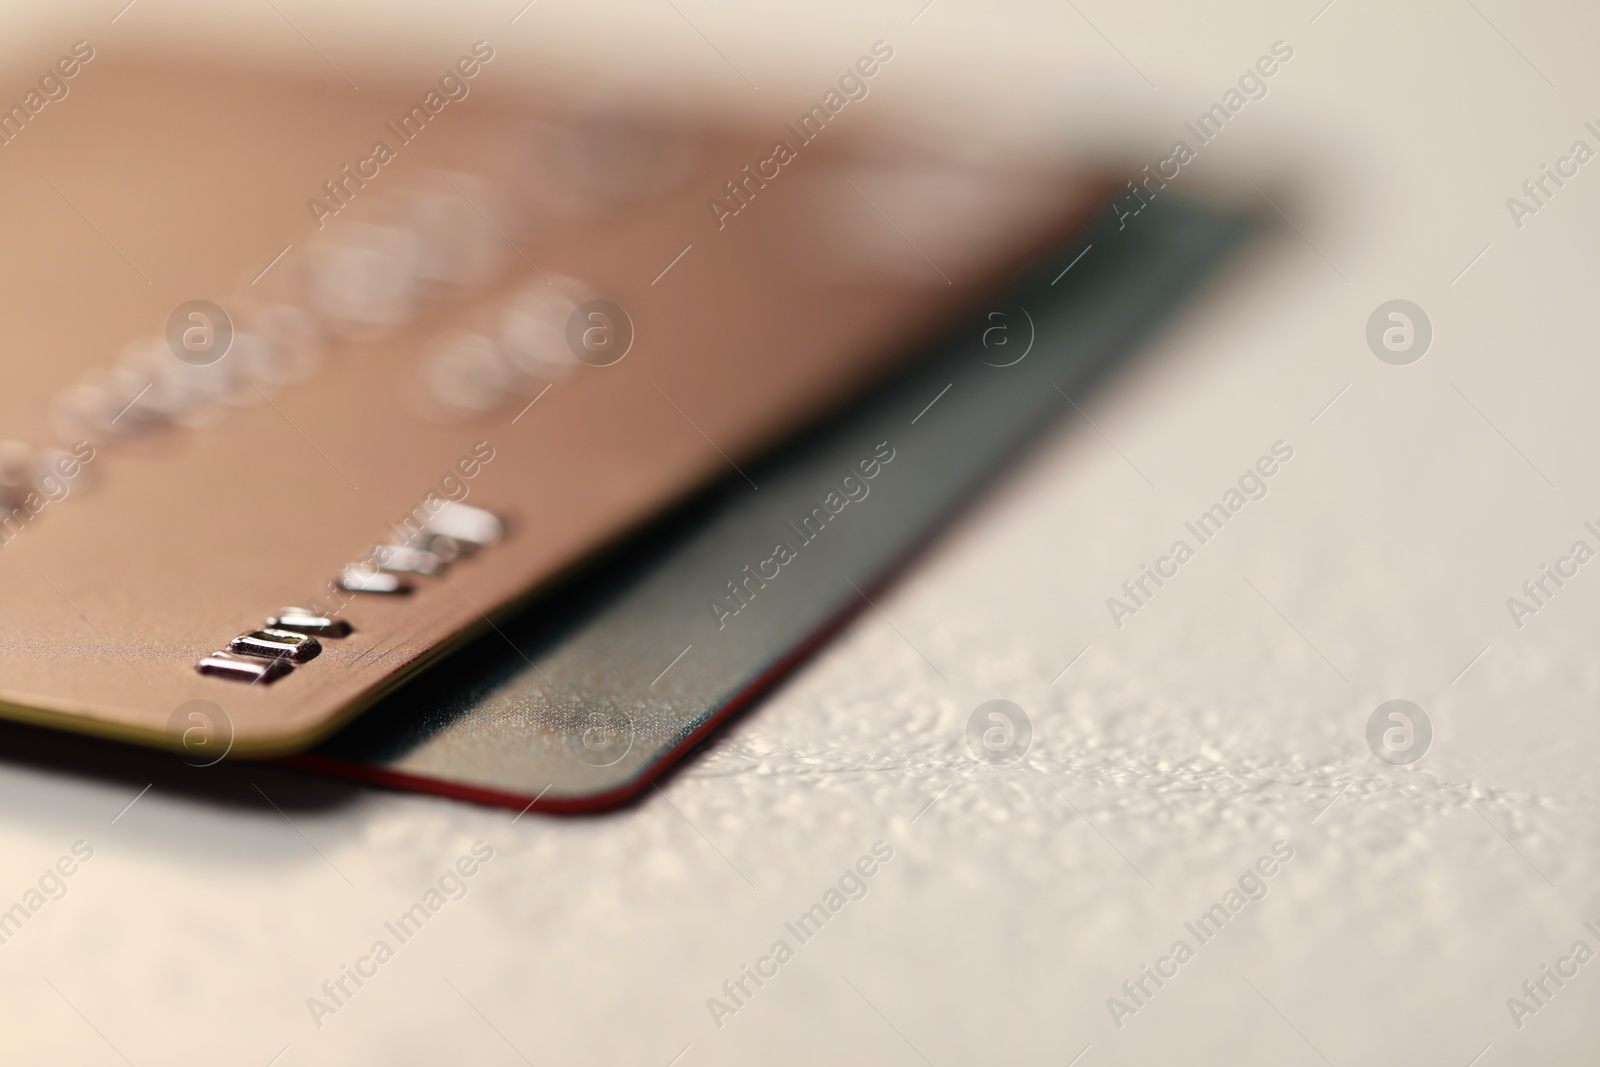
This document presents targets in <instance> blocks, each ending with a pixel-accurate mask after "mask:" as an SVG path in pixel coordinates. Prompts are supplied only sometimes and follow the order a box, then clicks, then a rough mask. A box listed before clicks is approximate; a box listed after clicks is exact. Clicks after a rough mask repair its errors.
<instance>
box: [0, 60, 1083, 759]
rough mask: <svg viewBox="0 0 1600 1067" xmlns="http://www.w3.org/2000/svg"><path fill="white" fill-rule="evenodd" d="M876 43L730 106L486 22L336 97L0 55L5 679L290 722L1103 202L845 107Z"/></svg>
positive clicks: (165, 716)
mask: <svg viewBox="0 0 1600 1067" xmlns="http://www.w3.org/2000/svg"><path fill="white" fill-rule="evenodd" d="M880 45H881V42H880ZM885 51H887V52H888V53H890V54H889V55H888V56H885V55H884V54H883V53H884V52H885ZM892 52H893V50H892V48H888V46H886V45H884V46H881V47H874V48H873V49H870V50H868V54H869V55H870V56H872V57H874V59H873V62H872V63H870V64H865V63H864V64H862V65H859V66H856V67H852V71H853V72H854V73H852V75H851V81H850V87H846V88H845V89H844V90H843V92H844V95H841V92H839V91H835V89H834V87H831V86H823V87H819V89H820V90H821V91H819V93H818V94H817V100H818V103H817V104H816V106H814V107H810V108H806V107H802V108H801V109H800V110H799V111H798V112H796V113H795V114H792V115H785V116H782V117H776V118H775V120H774V121H773V122H772V123H771V124H770V126H763V125H761V124H760V123H750V124H746V125H741V126H739V127H737V128H731V127H730V128H723V127H719V126H717V125H714V124H709V123H707V122H706V121H704V120H703V119H701V118H700V117H698V116H696V115H694V114H685V113H677V112H671V111H662V110H659V109H656V108H653V107H652V106H650V102H649V101H620V100H616V99H612V100H608V101H605V102H601V103H597V102H595V101H594V100H592V99H590V100H580V101H578V102H576V103H570V102H569V103H559V102H557V101H556V100H555V98H553V97H552V98H550V99H541V98H537V97H532V96H514V95H513V94H511V93H509V92H506V91H501V92H498V93H496V92H493V91H489V89H490V86H491V85H492V83H493V81H494V78H495V75H496V64H497V62H498V63H505V62H506V60H504V59H502V58H500V57H498V56H497V55H496V54H495V51H494V49H493V48H492V47H491V46H490V45H488V44H486V43H484V42H463V44H462V46H461V47H460V48H459V49H458V50H456V52H454V53H452V54H449V55H445V54H443V53H441V59H440V63H439V67H440V72H439V74H438V76H437V77H436V78H434V79H432V80H431V81H428V82H425V83H422V84H418V85H415V86H409V87H408V86H404V85H398V84H397V85H394V86H390V87H385V86H382V85H377V84H372V85H363V86H362V89H361V90H360V91H359V92H356V91H353V90H351V89H350V87H348V86H346V85H343V84H341V83H339V82H337V81H324V80H313V79H311V78H303V77H298V76H293V77H292V76H288V75H284V76H281V77H280V76H278V75H276V74H275V73H274V72H273V71H271V70H269V69H262V70H245V69H239V70H223V69H213V68H195V69H179V68H175V67H172V66H168V65H163V64H160V63H156V62H153V61H149V60H135V59H128V58H125V57H118V56H112V55H108V54H105V53H104V50H97V49H96V48H95V47H94V46H93V45H92V44H91V43H90V42H63V46H62V49H61V53H60V56H59V57H57V56H52V57H48V58H47V60H41V63H42V64H43V68H42V69H47V71H48V73H46V74H45V75H44V76H43V77H41V78H33V77H31V75H30V77H28V78H18V79H16V80H14V81H13V82H12V83H6V84H0V107H4V106H6V101H12V100H14V101H15V102H16V103H15V106H14V107H11V109H10V111H8V112H4V113H0V194H3V195H0V220H3V225H4V228H5V232H6V233H7V235H8V240H7V243H6V251H5V253H4V255H3V256H0V306H3V311H4V316H5V319H4V321H5V323H6V327H7V329H6V332H5V335H4V347H3V349H0V351H3V357H0V358H3V359H4V368H5V383H6V389H5V390H4V391H3V393H0V437H3V441H0V504H3V510H0V714H5V715H8V716H13V717H16V718H20V719H27V720H31V721H36V722H42V723H48V724H52V725H58V726H63V727H69V728H74V729H81V730H89V731H93V732H97V733H102V734H108V735H112V736H117V737H121V738H124V739H128V740H134V741H143V742H149V743H155V744H164V745H168V746H177V745H180V744H181V743H182V733H183V731H184V729H186V728H187V727H188V725H189V722H190V719H189V717H188V716H187V714H186V713H185V711H184V709H185V706H186V705H188V704H189V702H192V701H197V700H198V701H208V702H211V703H212V704H214V705H216V706H218V707H220V708H222V709H223V710H224V711H225V713H226V715H227V717H228V719H229V720H230V722H231V728H232V734H233V752H234V753H235V754H241V755H249V754H254V755H265V754H270V753H281V752H286V751H290V750H294V749H298V748H302V747H304V746H306V745H308V744H311V743H313V742H314V741H316V740H317V739H319V738H320V737H322V736H324V735H325V734H327V733H328V732H329V731H331V730H332V729H334V728H335V727H336V726H337V725H338V724H339V723H340V722H342V721H344V720H345V719H347V718H348V717H349V716H351V715H353V714H355V713H356V712H358V711H360V710H361V709H362V708H364V707H365V706H367V705H368V704H370V703H372V702H373V701H374V700H376V699H377V697H378V696H380V695H382V694H383V693H385V692H387V691H389V690H391V689H392V688H393V687H394V686H396V685H397V684H398V683H400V682H402V681H403V680H404V679H405V678H406V677H407V676H408V675H410V674H411V673H412V672H414V671H415V670H417V669H418V668H420V667H421V666H422V665H424V664H425V663H426V662H428V661H429V660H430V659H431V658H433V657H434V656H435V655H436V654H438V653H439V652H440V651H442V650H443V649H444V648H446V647H448V646H450V645H451V644H453V643H457V642H459V641H461V640H463V639H464V638H465V637H466V636H468V635H470V634H473V633H477V632H480V631H487V630H488V628H489V627H491V626H492V625H493V623H492V622H491V621H490V620H491V619H494V618H496V617H497V616H499V615H501V614H503V613H504V612H505V611H506V610H507V609H508V608H510V607H511V606H512V605H514V604H518V603H524V602H526V601H527V598H529V597H530V596H532V595H534V594H537V593H538V592H539V591H540V590H542V589H545V588H548V587H549V585H550V583H551V582H552V581H554V580H555V579H557V578H559V577H560V576H562V575H564V574H565V573H567V572H569V571H570V570H571V569H572V568H573V567H574V566H576V565H577V564H579V563H581V562H582V561H583V560H584V559H585V558H586V557H588V556H590V555H591V554H593V553H594V552H595V551H596V550H597V549H599V548H601V547H602V546H604V545H606V544H607V543H609V542H611V541H613V540H614V539H616V538H617V537H618V536H619V535H621V534H622V533H623V532H625V531H627V530H628V529H630V528H633V527H635V526H637V525H638V524H639V523H641V522H642V521H644V520H645V519H647V518H648V517H650V516H651V515H652V514H655V513H657V512H659V511H660V510H661V509H662V508H663V507H665V506H666V505H668V504H670V503H671V502H673V501H674V500H677V499H680V498H682V497H683V496H684V495H685V494H686V493H688V492H689V491H691V490H693V489H695V488H697V487H699V486H702V485H705V484H707V483H708V482H709V481H711V480H712V479H714V478H717V477H720V476H722V475H724V474H726V473H727V472H729V471H730V470H734V471H737V470H739V469H740V465H741V463H744V462H748V461H749V460H750V459H751V458H752V457H754V456H756V455H758V454H760V453H761V452H762V451H764V450H765V449H768V448H770V447H772V446H773V445H774V444H775V443H777V442H778V441H780V440H781V439H783V438H784V437H785V436H786V435H788V434H790V433H792V432H793V431H794V430H795V429H796V428H798V427H799V426H801V425H802V424H804V423H805V422H807V421H808V420H811V419H815V418H816V417H818V416H819V415H820V414H822V413H824V412H825V411H827V410H829V409H830V408H831V407H833V406H835V405H837V404H838V403H840V402H841V401H842V400H844V399H845V398H847V397H849V396H850V395H852V394H854V393H856V392H858V391H859V390H861V389H862V388H864V387H865V386H867V385H868V384H870V383H872V382H874V381H876V380H878V379H879V378H881V377H882V376H883V375H884V374H886V373H887V372H889V371H890V370H892V369H893V368H894V367H895V366H896V365H897V363H898V362H899V361H900V360H902V358H903V357H904V356H905V354H907V353H909V352H911V351H913V350H914V345H915V343H916V342H918V341H920V340H924V339H926V338H927V337H928V336H931V335H932V334H934V333H935V332H936V331H937V329H938V327H939V326H940V325H941V324H942V323H944V322H947V321H949V319H950V317H951V316H952V315H953V314H954V313H956V312H958V311H960V310H961V309H963V308H969V307H970V306H971V305H972V304H973V303H974V301H976V300H977V299H978V298H979V297H980V296H981V295H982V294H983V293H985V292H987V291H991V290H992V289H994V288H995V287H996V286H998V285H999V284H1001V283H1002V282H1003V281H1004V280H1006V278H1007V277H1008V276H1009V275H1010V274H1011V273H1014V272H1015V271H1016V270H1017V269H1018V268H1019V267H1020V265H1021V264H1024V263H1026V262H1028V261H1029V260H1030V259H1031V258H1032V257H1033V256H1034V255H1036V254H1037V253H1038V252H1039V251H1040V250H1041V249H1043V248H1045V247H1048V246H1050V245H1052V244H1055V243H1058V242H1059V241H1060V240H1061V239H1062V237H1063V235H1064V234H1066V233H1068V232H1070V230H1071V229H1072V228H1073V227H1074V226H1075V225H1077V224H1078V223H1079V222H1081V221H1082V219H1083V217H1084V215H1085V213H1086V212H1087V211H1088V210H1090V209H1091V208H1092V207H1093V206H1095V205H1096V204H1097V203H1098V201H1097V199H1096V195H1097V187H1096V186H1093V185H1091V184H1089V183H1087V182H1085V181H1083V180H1082V179H1079V178H1076V177H1074V176H1072V175H1070V174H1067V173H1064V172H1063V171H1062V170H1061V169H1060V168H1058V167H1055V166H1050V165H1046V164H1043V163H1041V162H1038V161H1035V160H1023V159H995V160H986V161H980V160H973V159H969V158H964V157H963V156H962V155H961V154H960V153H958V152H953V151H951V152H946V151H940V150H939V149H938V147H937V146H932V147H930V146H929V145H927V144H916V143H913V142H910V141H902V140H898V139H897V138H896V137H895V136H894V135H893V133H892V132H891V131H889V130H887V129H885V128H884V127H883V126H882V125H873V124H872V120H871V117H870V116H869V115H867V114H865V112H866V110H867V105H865V104H862V103H860V102H859V101H860V99H861V96H859V95H857V94H856V93H855V92H854V91H853V88H852V87H854V86H858V85H859V86H865V85H868V84H870V82H871V80H872V79H873V78H879V77H883V76H884V75H885V73H886V72H887V71H889V70H891V69H892V63H893V56H892ZM869 66H870V68H871V70H872V73H871V74H868V73H866V71H867V68H868V67H869ZM863 95H864V94H863ZM852 101H855V102H852ZM836 102H837V104H836ZM847 104H848V107H847V106H846V105H847ZM852 124H854V125H852ZM751 491H752V492H759V488H758V487H757V486H755V485H752V489H751Z"/></svg>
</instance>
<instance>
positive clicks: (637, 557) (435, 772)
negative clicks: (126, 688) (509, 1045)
mask: <svg viewBox="0 0 1600 1067" xmlns="http://www.w3.org/2000/svg"><path fill="white" fill-rule="evenodd" d="M1101 219H1102V221H1100V222H1099V223H1097V224H1096V225H1094V226H1091V227H1090V228H1089V229H1088V230H1087V231H1085V232H1083V233H1081V234H1079V235H1078V237H1077V238H1075V239H1074V240H1073V241H1072V243H1071V244H1069V245H1068V246H1067V247H1064V248H1061V249H1059V250H1058V251H1057V252H1056V253H1055V254H1054V255H1052V256H1050V257H1048V259H1047V261H1046V262H1043V263H1041V264H1039V265H1038V266H1037V268H1036V269H1035V270H1034V271H1033V272H1032V273H1031V274H1030V275H1029V276H1028V277H1027V278H1026V279H1025V280H1024V281H1023V282H1022V283H1021V284H1020V285H1018V286H1017V287H1015V288H1014V289H1013V290H1012V291H1011V292H1010V293H1009V294H1008V295H1006V296H1005V297H1003V298H1000V299H996V300H994V301H992V302H991V304H990V306H988V307H987V308H986V309H985V310H984V311H983V312H982V313H981V314H980V315H979V316H977V317H976V318H975V319H974V320H973V321H972V322H971V323H970V324H969V326H968V327H967V328H965V329H963V330H960V331H957V332H956V333H955V334H954V335H952V336H950V337H947V338H946V339H945V340H944V341H943V342H942V343H941V344H940V345H939V346H937V347H936V348H935V349H934V350H932V351H930V352H929V353H927V354H926V356H925V357H924V358H921V359H918V360H917V361H915V362H914V363H913V364H912V365H911V369H910V370H909V371H907V372H904V373H902V374H900V375H899V376H898V377H896V378H895V379H894V380H893V381H891V382H889V383H888V384H887V385H885V386H883V387H881V388H879V389H878V390H876V391H875V392H873V393H872V394H870V395H869V396H867V397H865V398H863V399H861V400H859V401H858V402H856V403H854V404H852V405H851V406H850V408H849V409H848V410H846V411H843V412H839V413H836V414H835V415H834V416H832V417H831V418H829V419H828V420H827V421H826V422H825V423H823V424H821V425H817V426H814V427H812V428H811V429H810V430H809V431H807V432H806V433H805V434H804V435H802V436H801V437H800V438H799V439H797V440H794V441H792V442H790V443H789V444H787V445H786V446H784V447H783V448H781V449H780V450H778V451H777V452H775V453H773V454H772V455H770V456H768V457H766V458H765V459H764V460H762V461H760V462H758V463H755V464H751V465H747V466H745V467H744V468H743V469H742V470H730V471H729V477H728V478H727V480H726V481H725V482H723V483H722V484H720V485H718V486H716V487H714V488H713V489H711V490H709V491H707V492H704V493H701V494H700V495H698V496H696V497H695V498H693V499H692V500H690V501H688V502H686V503H685V504H684V505H682V506H681V507H679V508H678V509H676V510H675V511H674V513H673V514H671V515H670V516H667V517H666V518H664V519H662V520H660V521H659V522H657V523H655V524H654V525H652V526H651V527H650V528H649V529H647V530H643V531H640V532H638V533H637V534H636V535H635V536H633V537H632V538H630V539H629V540H628V542H627V543H626V544H624V545H621V546H619V547H617V548H615V549H614V550H612V551H610V552H609V553H606V554H604V555H603V556H602V557H601V558H600V559H598V560H597V561H596V562H595V563H594V565H593V566H592V567H591V568H589V569H588V570H587V571H586V572H585V574H584V575H582V576H580V577H578V578H576V579H574V580H573V581H572V582H571V583H570V584H569V585H568V586H567V587H566V588H565V589H563V590H562V591H560V592H558V593H556V594H554V595H552V596H550V597H547V598H545V599H543V600H541V601H539V602H538V603H536V604H534V605H532V606H531V607H529V608H527V609H525V610H524V611H522V612H521V613H520V614H518V615H515V616H513V617H510V618H506V619H501V620H497V621H496V625H495V627H494V629H493V630H491V631H490V632H487V633H485V634H484V635H483V636H482V637H481V638H479V639H477V640H476V641H475V642H473V643H472V644H470V645H469V646H467V647H466V648H464V649H462V650H461V651H459V652H458V653H456V654H455V655H453V656H452V657H451V658H449V659H447V660H445V661H444V662H442V663H440V664H439V665H437V666H435V667H434V668H432V669H431V670H429V671H428V672H426V673H425V674H424V675H423V676H421V677H420V678H418V679H417V680H415V681H413V682H412V683H410V684H408V685H407V686H406V687H405V688H404V689H402V690H400V691H399V692H397V693H396V694H394V695H393V696H391V697H389V698H387V699H386V700H384V701H383V702H382V703H380V704H378V705H377V706H375V707H373V708H371V709H370V710H368V711H367V712H366V713H364V714H363V715H362V716H361V717H360V718H359V719H357V720H356V721H355V722H354V723H353V724H352V725H350V726H349V727H347V728H346V729H344V730H343V731H342V732H341V733H339V734H337V735H335V736H334V737H333V738H332V739H330V740H329V741H328V742H326V743H325V744H324V745H322V746H321V747H320V748H318V749H316V750H315V751H313V752H310V753H307V754H304V755H301V756H296V757H291V758H290V759H289V760H288V761H287V762H289V763H291V764H293V765H296V766H300V767H305V768H311V769H315V770H318V771H323V772H331V773H334V774H339V775H346V776H351V777H354V778H358V779H362V780H366V781H369V782H375V783H380V784H385V785H390V786H395V787H401V788H408V789H418V790H424V791H429V792H434V793H440V794H445V795H449V796H455V797H461V798H465V799H470V800H475V801H479V802H482V803H489V804H498V805H504V806H508V807H513V808H519V809H525V808H527V807H529V806H530V805H531V806H533V807H535V808H538V809H545V810H550V811H568V812H577V811H592V810H597V809H601V808H605V807H608V806H611V805H615V804H618V803H621V802H623V801H626V800H627V799H629V798H630V797H632V796H634V795H636V794H637V793H638V792H639V791H640V790H642V789H644V788H646V787H648V785H649V783H650V782H651V781H652V780H653V779H654V778H656V777H657V776H659V775H660V774H662V773H663V772H665V771H666V770H667V769H668V768H669V767H670V766H671V765H672V764H673V763H674V762H676V761H677V760H679V759H681V758H682V757H683V756H684V755H685V754H687V753H688V752H689V751H690V750H691V749H692V748H693V747H694V746H695V744H696V743H698V742H699V741H700V740H702V739H703V738H705V737H706V736H707V735H708V733H710V732H711V731H712V730H714V729H715V728H716V727H717V726H718V725H719V724H720V723H722V722H724V721H726V720H727V719H728V718H729V717H730V716H732V715H734V714H736V713H738V712H739V711H740V710H741V709H743V708H745V707H747V706H748V705H749V704H750V703H751V702H752V701H753V700H754V699H755V698H756V697H758V696H759V695H760V694H761V693H762V692H763V691H764V690H765V689H767V688H768V687H770V686H771V685H772V684H773V683H774V682H775V681H777V680H778V679H779V678H781V677H782V676H783V675H784V674H785V673H786V672H787V671H789V670H791V669H793V668H794V667H795V666H796V665H797V664H798V663H799V662H801V661H802V660H803V659H804V658H805V657H806V656H807V655H808V654H809V653H811V652H812V651H813V650H815V649H816V648H817V647H818V646H819V645H820V644H821V643H822V642H824V641H825V640H827V638H828V637H829V636H830V635H831V634H832V633H834V632H835V631H837V630H838V629H839V627H840V626H842V625H843V624H844V623H845V622H846V621H847V620H849V619H850V618H851V617H852V616H853V615H854V614H855V613H856V612H858V611H862V610H863V609H865V610H869V611H870V610H872V609H871V607H870V606H869V603H870V601H869V598H874V599H875V598H876V596H877V592H876V591H877V590H878V589H880V588H882V587H883V586H884V585H885V584H886V583H887V582H889V581H890V580H891V579H892V577H893V574H894V572H895V570H896V568H897V567H899V566H901V565H903V564H904V563H905V562H906V561H908V560H909V559H910V558H911V557H912V556H913V554H914V553H915V552H916V550H917V549H918V548H919V547H920V546H922V545H923V544H925V543H926V542H927V541H928V539H929V538H930V537H932V536H933V535H934V534H935V533H936V532H937V530H938V529H939V527H940V524H941V522H942V521H943V520H946V519H948V518H949V517H951V516H952V515H953V514H954V513H955V512H956V511H957V509H959V508H960V506H961V505H962V504H963V503H965V502H967V501H969V500H970V499H971V498H972V497H973V496H974V495H975V494H977V493H979V492H981V491H982V490H983V488H984V487H985V486H986V484H988V482H989V481H990V480H991V479H992V477H993V476H994V474H995V473H996V472H997V470H998V469H1000V468H1001V467H1002V466H1003V465H1004V463H1005V462H1006V461H1007V460H1008V459H1009V458H1010V457H1012V456H1014V455H1015V454H1016V453H1017V452H1018V451H1019V450H1020V449H1022V448H1024V447H1025V446H1026V445H1027V444H1028V443H1029V441H1030V440H1031V439H1032V438H1033V437H1035V436H1036V435H1037V434H1038V433H1039V432H1040V431H1042V430H1043V429H1045V428H1047V427H1048V426H1049V425H1050V424H1051V423H1052V422H1053V421H1054V420H1056V419H1058V418H1060V417H1062V416H1063V415H1064V414H1067V413H1070V412H1071V411H1072V404H1071V402H1069V400H1068V399H1067V396H1068V395H1069V394H1070V395H1071V396H1072V397H1073V398H1074V399H1075V400H1076V399H1079V398H1081V397H1082V395H1083V393H1084V392H1085V390H1087V389H1088V388H1089V387H1090V386H1091V385H1092V384H1093V380H1094V379H1095V377H1096V376H1097V375H1099V374H1101V373H1102V372H1104V371H1106V370H1107V369H1110V368H1113V367H1114V366H1115V364H1116V363H1117V361H1118V359H1119V358H1121V357H1123V356H1125V355H1127V354H1129V353H1132V352H1134V351H1136V349H1137V346H1138V343H1139V341H1140V340H1141V338H1143V337H1144V336H1146V335H1147V334H1148V333H1149V332H1150V331H1151V330H1152V329H1153V328H1155V327H1156V326H1157V325H1159V324H1160V323H1161V321H1162V320H1163V319H1165V318H1166V317H1168V316H1169V315H1170V314H1171V313H1173V312H1174V311H1175V310H1177V309H1178V308H1179V307H1180V306H1181V304H1182V302H1183V300H1184V299H1185V298H1186V297H1187V296H1188V295H1189V294H1191V293H1192V292H1193V291H1194V290H1195V289H1196V287H1197V286H1198V285H1199V283H1201V282H1202V281H1203V280H1204V279H1205V278H1206V277H1207V276H1208V275H1209V274H1211V273H1212V272H1213V271H1214V270H1215V269H1216V268H1217V267H1218V266H1219V265H1220V264H1221V263H1223V262H1225V261H1226V259H1227V258H1228V257H1229V255H1230V254H1231V253H1232V252H1233V251H1234V250H1235V249H1236V248H1237V247H1238V246H1239V244H1240V243H1241V241H1242V238H1243V236H1244V235H1245V234H1246V233H1247V232H1248V225H1247V221H1246V220H1245V219H1243V218H1241V217H1239V216H1236V215H1228V214H1222V213H1219V212H1216V211H1213V210H1211V209H1208V208H1203V207H1199V206H1195V205H1191V204H1184V203H1182V202H1180V201H1176V200H1166V201H1163V202H1161V203H1159V204H1152V205H1151V206H1150V207H1149V208H1148V209H1147V210H1146V211H1144V212H1142V213H1141V214H1140V215H1139V216H1138V217H1137V218H1133V219H1124V220H1121V221H1119V220H1118V219H1117V218H1116V215H1115V213H1114V212H1112V211H1110V210H1108V211H1107V212H1105V213H1104V214H1103V215H1102V216H1101ZM1124 222H1125V223H1126V225H1124V224H1123V223H1124ZM931 669H932V668H931V666H930V670H931Z"/></svg>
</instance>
